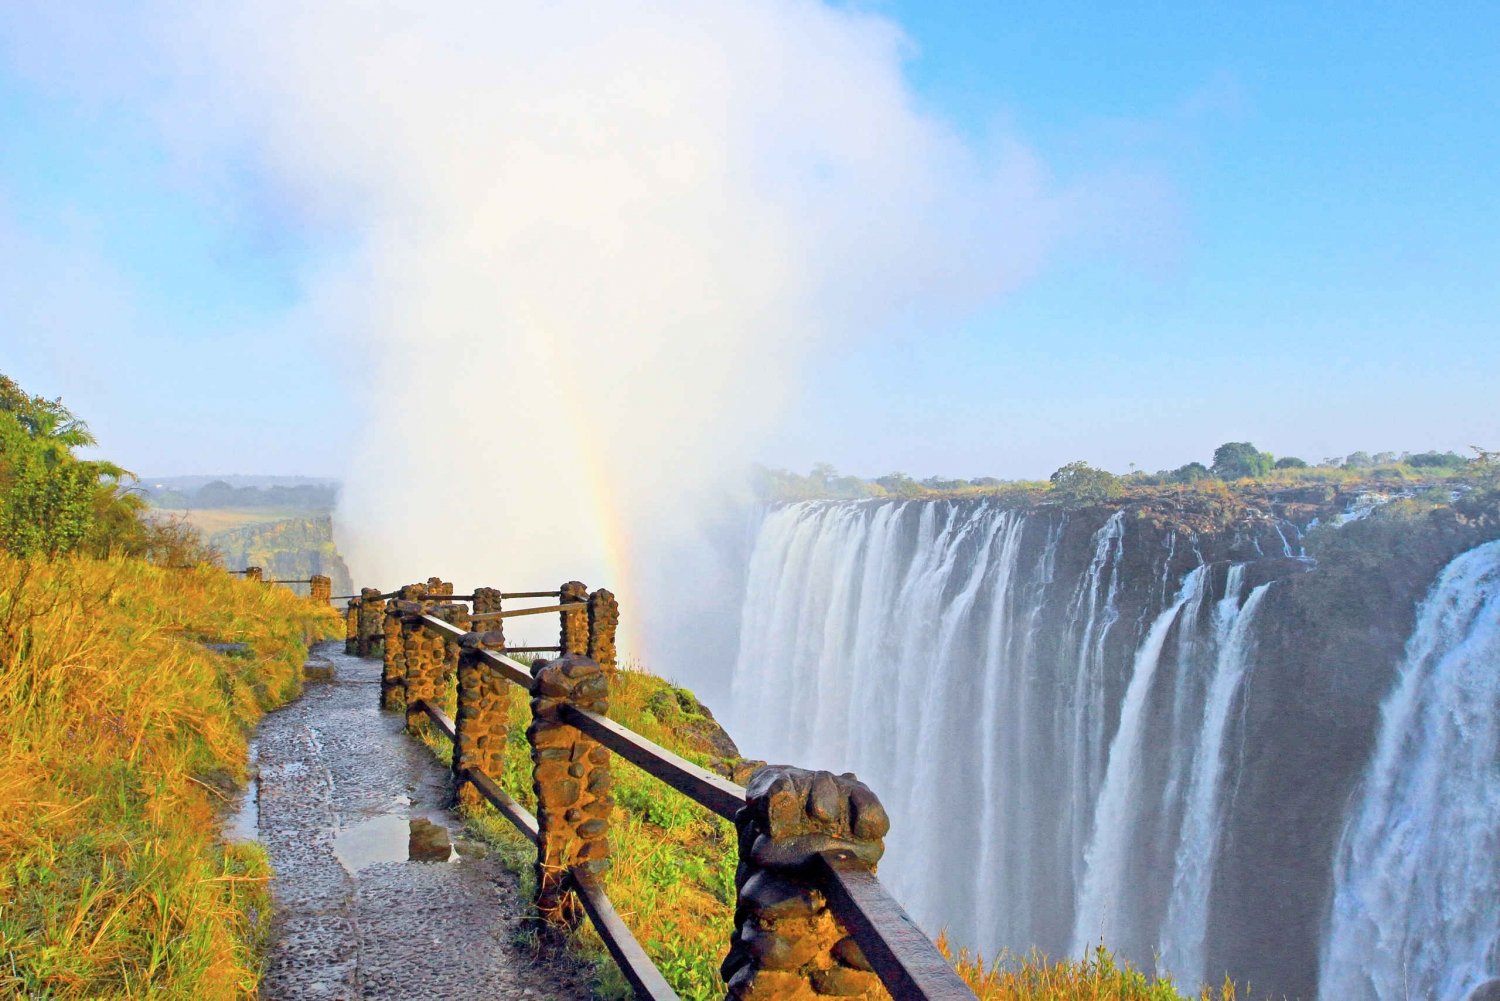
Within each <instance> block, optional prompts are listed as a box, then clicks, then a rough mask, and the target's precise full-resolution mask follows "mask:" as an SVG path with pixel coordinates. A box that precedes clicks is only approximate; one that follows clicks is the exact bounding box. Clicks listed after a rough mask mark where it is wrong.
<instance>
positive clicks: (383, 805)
mask: <svg viewBox="0 0 1500 1001" xmlns="http://www.w3.org/2000/svg"><path fill="white" fill-rule="evenodd" d="M308 668H309V670H308V677H309V680H308V682H307V686H306V689H305V691H304V694H303V695H302V697H301V698H300V699H298V700H297V701H296V702H293V703H292V704H291V705H288V706H286V707H284V708H282V709H279V710H277V711H276V712H273V713H271V714H269V715H267V716H266V717H265V719H264V720H262V721H261V724H260V727H259V729H258V730H257V732H256V760H257V764H258V780H257V783H256V786H255V787H254V788H252V790H251V793H250V796H251V797H253V798H252V799H251V800H250V801H249V802H247V804H246V810H245V812H246V813H248V814H250V816H251V818H252V820H251V821H250V822H248V823H247V822H245V821H244V820H243V819H242V820H241V822H240V823H239V824H238V825H237V826H239V827H240V828H241V829H245V828H253V833H254V834H255V836H256V837H257V838H258V840H259V841H260V842H261V844H263V845H264V846H265V848H266V851H267V853H268V854H269V855H270V859H271V864H272V866H273V867H274V869H275V871H276V877H275V879H274V880H273V882H272V893H273V898H274V900H275V906H276V911H275V914H274V916H273V921H272V944H271V949H270V956H269V961H268V964H267V969H266V975H265V978H264V980H263V981H262V983H261V997H262V998H264V999H267V1001H302V999H313V998H316V999H329V998H333V999H345V998H348V999H353V998H441V999H468V998H474V999H478V998H496V999H512V998H515V999H538V1001H541V999H557V1001H563V999H568V1001H574V999H580V998H587V997H588V996H589V995H588V991H587V988H586V981H585V979H584V977H583V975H582V974H581V973H580V972H579V970H578V969H577V968H576V967H573V966H572V965H571V964H568V963H567V962H566V961H555V960H539V959H536V958H534V957H533V955H532V952H531V950H530V949H528V948H527V947H526V946H525V945H523V944H520V943H519V942H518V939H520V938H521V937H522V932H523V924H522V915H523V913H524V905H523V901H522V900H521V897H520V892H519V889H518V886H517V882H516V879H515V877H514V875H512V874H511V873H509V872H507V871H506V870H505V869H504V867H503V866H502V865H501V864H500V862H499V860H498V859H497V858H494V857H493V856H491V855H489V854H487V853H486V852H485V851H484V849H483V848H482V847H481V846H480V845H478V844H475V843H473V842H472V841H469V840H466V839H465V838H463V837H462V836H461V829H460V824H459V821H458V819H457V818H456V817H455V816H454V815H453V814H451V813H449V812H448V811H447V810H446V808H445V807H446V805H447V802H448V798H449V794H450V793H449V789H450V786H449V780H448V772H447V769H445V768H444V767H443V766H442V765H440V764H439V763H438V762H437V761H436V760H435V759H434V758H433V757H432V755H431V753H430V752H429V751H428V750H427V749H426V748H425V747H424V746H422V745H421V744H420V743H419V742H418V741H416V740H414V739H412V738H410V737H408V736H407V735H406V734H405V733H403V732H402V719H401V716H400V714H397V713H382V712H381V711H380V710H379V709H378V708H377V706H376V701H377V692H378V690H379V678H380V664H379V662H378V661H374V660H360V659H358V658H356V657H350V656H347V655H345V654H344V652H343V644H342V642H336V643H324V644H320V645H319V646H318V647H316V648H315V649H314V651H313V655H312V657H311V658H310V660H309V664H308ZM247 833H250V832H249V831H247Z"/></svg>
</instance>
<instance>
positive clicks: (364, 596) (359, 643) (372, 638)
mask: <svg viewBox="0 0 1500 1001" xmlns="http://www.w3.org/2000/svg"><path fill="white" fill-rule="evenodd" d="M384 617H385V612H384V607H383V606H382V605H381V596H380V588H378V587H362V588H360V589H359V635H358V636H356V637H355V645H354V652H355V653H356V654H357V655H359V656H361V657H368V656H370V655H371V654H372V653H374V652H375V647H376V645H377V644H378V643H380V641H381V625H382V622H383V619H384Z"/></svg>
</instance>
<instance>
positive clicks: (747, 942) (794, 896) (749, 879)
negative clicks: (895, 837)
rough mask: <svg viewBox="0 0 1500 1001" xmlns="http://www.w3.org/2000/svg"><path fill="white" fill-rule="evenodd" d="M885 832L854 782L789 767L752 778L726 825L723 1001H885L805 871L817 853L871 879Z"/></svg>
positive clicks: (883, 821) (869, 798)
mask: <svg viewBox="0 0 1500 1001" xmlns="http://www.w3.org/2000/svg"><path fill="white" fill-rule="evenodd" d="M890 826H891V825H890V821H889V819H888V818H887V817H886V813H885V808H884V807H882V806H881V805H880V801H879V800H878V799H876V798H875V794H874V793H873V792H871V791H870V789H869V787H868V786H866V785H865V784H864V783H863V782H860V781H859V780H858V779H857V778H855V777H854V775H853V774H849V773H846V774H844V775H833V774H831V773H829V772H812V771H806V770H804V769H801V768H793V767H791V766H789V765H766V766H764V767H761V768H759V769H757V770H756V771H755V774H754V775H752V776H751V777H750V784H749V786H748V787H746V790H745V806H744V807H743V808H741V809H740V811H739V813H738V815H737V816H736V817H735V827H736V829H737V831H738V834H739V849H740V863H739V868H738V869H737V870H736V872H735V879H734V883H735V888H736V890H737V893H738V899H737V901H736V904H735V909H734V934H733V935H732V936H731V937H730V940H729V941H730V945H729V955H728V956H727V957H726V958H725V960H724V963H723V965H722V966H721V967H720V972H721V973H722V974H723V976H724V982H725V984H727V985H728V997H729V998H730V999H731V1001H815V999H821V998H826V997H827V996H828V995H835V996H839V997H861V998H867V999H872V1001H873V999H884V998H889V997H890V994H889V992H888V991H886V989H885V987H884V986H883V985H882V984H881V983H880V978H879V977H878V976H877V975H876V974H875V973H874V972H873V970H872V969H871V967H870V964H869V962H868V961H866V959H865V956H864V954H863V953H862V952H861V951H860V948H859V946H858V945H857V944H856V943H855V941H854V939H853V938H852V937H850V935H849V932H848V929H846V928H845V927H844V926H843V925H842V924H841V923H840V922H839V920H838V919H837V918H836V917H834V915H833V912H832V911H831V910H830V909H829V907H828V900H827V898H826V897H825V896H824V895H823V891H822V890H821V889H820V888H819V887H818V885H817V881H816V880H815V879H814V878H813V877H812V876H811V874H810V871H809V865H808V863H809V862H811V861H812V858H813V856H814V855H815V854H817V853H819V852H824V851H841V852H844V853H846V854H848V855H849V856H851V857H853V858H854V859H856V860H858V861H859V862H860V863H862V864H864V865H867V866H868V867H869V868H870V871H871V872H874V870H875V864H876V863H877V862H879V861H880V856H881V855H882V854H883V853H884V852H885V843H884V841H883V840H882V839H883V838H884V837H885V835H886V833H887V832H888V831H889V830H890Z"/></svg>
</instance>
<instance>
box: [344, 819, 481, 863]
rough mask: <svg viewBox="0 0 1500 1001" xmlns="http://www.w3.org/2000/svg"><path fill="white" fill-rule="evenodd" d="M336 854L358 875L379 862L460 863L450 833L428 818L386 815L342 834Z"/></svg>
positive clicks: (355, 826)
mask: <svg viewBox="0 0 1500 1001" xmlns="http://www.w3.org/2000/svg"><path fill="white" fill-rule="evenodd" d="M333 853H334V854H335V855H337V856H338V859H339V862H340V863H342V864H343V866H344V868H345V869H347V870H349V873H350V875H355V874H357V873H358V872H359V870H361V869H363V868H364V867H365V866H368V865H374V864H376V863H377V862H457V861H458V860H459V854H458V850H457V849H456V848H454V847H453V840H452V839H451V838H450V837H449V836H448V829H447V828H446V827H444V826H443V825H441V824H434V823H433V822H432V821H431V820H428V819H427V818H426V817H411V816H407V815H404V814H394V813H386V814H381V815H380V816H378V817H371V818H370V819H369V820H365V821H362V822H360V823H358V824H355V825H354V826H353V827H349V828H345V829H344V830H342V831H340V832H339V833H338V835H337V836H336V837H335V838H334V839H333Z"/></svg>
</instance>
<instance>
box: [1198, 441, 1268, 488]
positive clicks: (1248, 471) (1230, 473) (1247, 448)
mask: <svg viewBox="0 0 1500 1001" xmlns="http://www.w3.org/2000/svg"><path fill="white" fill-rule="evenodd" d="M1275 464H1276V458H1275V456H1273V455H1272V454H1271V453H1270V452H1262V451H1261V450H1260V449H1258V448H1256V447H1255V446H1254V445H1252V444H1250V443H1249V442H1248V441H1226V442H1225V443H1224V444H1222V445H1220V446H1219V447H1218V448H1216V449H1214V464H1213V471H1214V475H1215V476H1217V477H1219V478H1220V479H1225V480H1241V479H1245V478H1246V477H1249V478H1251V479H1258V478H1260V477H1262V476H1265V475H1266V474H1267V473H1269V472H1270V471H1271V469H1272V467H1273V466H1275Z"/></svg>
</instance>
